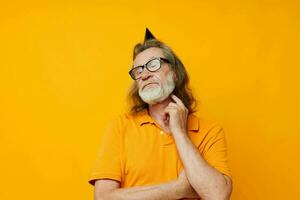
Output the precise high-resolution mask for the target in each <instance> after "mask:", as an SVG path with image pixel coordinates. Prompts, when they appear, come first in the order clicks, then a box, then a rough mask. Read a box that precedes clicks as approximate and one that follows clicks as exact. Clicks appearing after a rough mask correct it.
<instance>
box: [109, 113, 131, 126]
mask: <svg viewBox="0 0 300 200" xmlns="http://www.w3.org/2000/svg"><path fill="white" fill-rule="evenodd" d="M136 118H137V116H134V115H132V114H130V113H129V112H122V113H118V114H115V115H113V116H112V117H111V118H110V119H109V124H110V125H112V126H115V127H119V128H122V127H124V126H126V125H128V124H130V123H132V122H133V121H135V120H136Z"/></svg>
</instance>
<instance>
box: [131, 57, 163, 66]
mask: <svg viewBox="0 0 300 200" xmlns="http://www.w3.org/2000/svg"><path fill="white" fill-rule="evenodd" d="M155 57H156V56H151V57H150V58H148V60H147V62H149V61H150V60H151V59H153V58H155ZM158 57H159V56H158ZM147 62H145V64H146V63H147ZM145 64H143V65H145ZM143 65H137V66H136V67H138V66H143ZM133 67H134V66H133Z"/></svg>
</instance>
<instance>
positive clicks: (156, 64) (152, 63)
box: [129, 57, 170, 80]
mask: <svg viewBox="0 0 300 200" xmlns="http://www.w3.org/2000/svg"><path fill="white" fill-rule="evenodd" d="M162 61H163V62H166V63H170V61H169V60H168V59H166V58H162V57H158V58H153V59H152V60H149V61H148V62H147V63H146V64H144V65H141V66H137V67H134V68H132V69H131V70H130V71H129V75H130V76H131V78H132V79H133V80H137V79H140V78H141V77H142V75H141V74H142V73H143V71H144V68H146V69H147V70H148V71H149V72H155V71H157V70H159V69H160V67H161V63H162Z"/></svg>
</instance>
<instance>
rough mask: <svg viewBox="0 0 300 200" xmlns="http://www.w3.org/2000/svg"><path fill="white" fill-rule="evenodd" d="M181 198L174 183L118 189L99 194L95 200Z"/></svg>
mask: <svg viewBox="0 0 300 200" xmlns="http://www.w3.org/2000/svg"><path fill="white" fill-rule="evenodd" d="M181 198H183V197H182V196H181V191H180V189H179V188H178V187H177V186H176V181H170V182H167V183H163V184H159V185H153V186H136V187H131V188H118V189H114V190H112V191H110V192H107V193H105V194H99V198H96V199H95V200H103V199H105V200H128V199H130V200H140V199H143V200H176V199H181Z"/></svg>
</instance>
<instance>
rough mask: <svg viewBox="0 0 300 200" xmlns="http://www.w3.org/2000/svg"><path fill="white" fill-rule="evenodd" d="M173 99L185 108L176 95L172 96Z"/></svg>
mask: <svg viewBox="0 0 300 200" xmlns="http://www.w3.org/2000/svg"><path fill="white" fill-rule="evenodd" d="M171 97H172V99H173V100H174V101H175V102H176V103H177V104H178V105H180V106H184V104H183V103H182V101H181V100H180V99H179V98H178V97H177V96H176V95H174V94H172V95H171Z"/></svg>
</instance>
